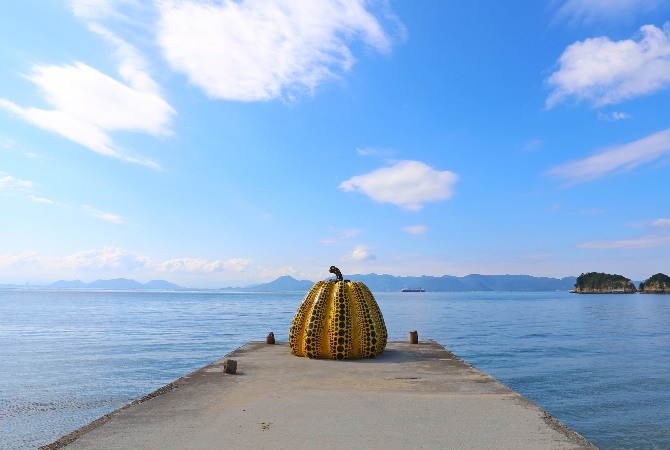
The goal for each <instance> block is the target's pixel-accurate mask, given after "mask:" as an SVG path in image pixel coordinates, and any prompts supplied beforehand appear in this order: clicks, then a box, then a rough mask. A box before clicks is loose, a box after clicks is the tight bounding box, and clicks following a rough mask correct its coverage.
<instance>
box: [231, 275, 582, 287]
mask: <svg viewBox="0 0 670 450" xmlns="http://www.w3.org/2000/svg"><path fill="white" fill-rule="evenodd" d="M344 278H345V279H348V280H352V281H362V282H363V283H365V284H366V285H367V286H368V288H370V290H371V291H375V292H397V291H400V290H401V289H402V288H403V287H407V288H415V289H416V288H423V289H425V291H426V292H465V291H518V292H524V291H526V292H542V291H570V290H572V289H573V288H574V286H575V281H576V280H577V277H565V278H561V279H559V278H547V277H532V276H530V275H468V276H465V277H453V276H450V275H445V276H442V277H431V276H426V275H424V276H421V277H396V276H393V275H377V274H374V273H371V274H368V275H344ZM313 284H314V282H312V281H309V280H296V279H295V278H293V277H291V276H289V275H285V276H283V277H279V278H277V279H276V280H274V281H271V282H270V283H265V284H257V285H252V286H247V287H245V288H224V289H223V290H234V291H254V292H269V291H305V292H306V291H308V290H309V289H310V288H311V287H312V285H313Z"/></svg>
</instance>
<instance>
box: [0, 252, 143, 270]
mask: <svg viewBox="0 0 670 450" xmlns="http://www.w3.org/2000/svg"><path fill="white" fill-rule="evenodd" d="M150 265H151V259H150V258H148V257H145V256H141V255H138V254H136V253H132V252H130V251H128V250H123V249H121V248H118V247H104V248H103V249H102V250H97V249H94V250H86V251H83V252H78V253H74V254H72V255H69V256H64V257H58V256H40V255H38V253H37V252H33V251H26V252H23V253H21V254H19V255H9V254H7V255H0V267H2V268H10V267H28V268H34V269H39V270H53V271H79V270H136V269H145V268H147V267H148V266H150Z"/></svg>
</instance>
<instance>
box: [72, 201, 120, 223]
mask: <svg viewBox="0 0 670 450" xmlns="http://www.w3.org/2000/svg"><path fill="white" fill-rule="evenodd" d="M82 209H83V210H84V211H86V212H88V213H89V214H90V215H91V216H93V217H97V218H98V219H102V220H107V221H109V222H113V223H123V219H122V218H121V216H117V215H116V214H112V213H107V212H104V211H99V210H97V209H93V208H91V207H90V206H87V205H83V206H82Z"/></svg>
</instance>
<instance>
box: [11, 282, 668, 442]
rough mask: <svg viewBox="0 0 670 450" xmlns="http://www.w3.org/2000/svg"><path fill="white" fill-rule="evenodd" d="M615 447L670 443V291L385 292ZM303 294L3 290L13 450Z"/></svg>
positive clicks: (391, 305) (125, 398) (241, 338)
mask: <svg viewBox="0 0 670 450" xmlns="http://www.w3.org/2000/svg"><path fill="white" fill-rule="evenodd" d="M375 296H376V297H377V300H378V302H379V304H380V306H381V309H382V312H383V313H384V318H385V320H386V323H387V327H388V330H389V335H390V339H391V340H406V339H407V334H408V331H409V330H410V329H416V330H418V331H419V337H420V338H424V339H435V340H437V341H438V342H439V343H441V344H443V345H444V346H445V347H447V348H448V349H449V350H451V351H453V352H454V353H456V354H457V355H459V356H460V357H461V358H463V359H465V360H466V361H468V362H469V363H471V364H473V365H474V366H476V367H477V368H479V369H481V370H483V371H485V372H487V373H489V374H491V375H493V376H494V377H496V378H497V379H498V380H500V381H502V382H503V383H505V384H507V385H508V386H510V387H511V388H513V389H515V390H516V391H518V392H520V393H521V394H523V395H524V396H526V397H527V398H529V399H530V400H532V401H533V402H535V403H537V404H538V405H540V406H541V407H542V408H544V409H546V410H547V411H548V412H549V413H550V414H551V415H553V416H554V417H557V418H558V419H559V420H561V421H562V422H563V423H565V424H566V425H567V426H569V427H570V428H572V429H574V430H576V431H577V432H579V433H580V434H582V435H583V436H585V437H586V438H587V439H589V440H590V441H591V442H593V443H594V444H595V445H597V446H599V447H600V448H603V449H629V448H630V449H633V448H635V449H651V448H659V449H668V448H670V296H662V295H570V294H567V293H519V292H509V293H491V292H485V293H474V292H466V293H412V294H410V293H404V294H403V293H379V294H375ZM301 299H302V295H301V294H299V293H295V294H293V293H262V294H261V293H214V292H212V293H206V292H121V291H114V292H104V291H95V292H91V291H75V290H62V291H58V290H42V291H40V290H0V367H1V369H0V441H1V442H0V448H2V449H32V448H35V447H37V446H39V445H43V444H45V443H48V442H50V441H52V440H53V439H55V438H57V437H59V436H61V435H63V434H65V433H67V432H69V431H72V430H74V429H76V428H78V427H80V426H82V425H85V424H86V423H88V422H90V421H91V420H94V419H96V418H98V417H100V416H101V415H103V414H105V413H107V412H109V411H112V410H114V409H116V408H118V407H120V406H122V405H124V404H126V403H128V402H129V401H131V400H133V399H135V398H138V397H141V396H142V395H144V394H146V393H148V392H150V391H153V390H154V389H156V388H158V387H160V386H162V385H164V384H166V383H168V382H170V381H172V380H174V379H176V378H178V377H180V376H182V375H184V374H186V373H189V372H192V371H193V370H195V369H198V368H200V367H202V366H204V365H205V364H208V363H210V362H212V361H214V360H216V359H218V358H220V357H221V356H223V355H225V354H226V353H228V352H229V351H231V350H234V349H235V348H237V347H239V346H240V345H242V344H244V343H246V342H247V341H249V340H262V339H264V338H265V336H266V335H267V334H268V332H270V331H273V332H274V333H275V335H276V336H278V337H279V339H280V340H286V339H287V335H288V327H289V324H290V322H291V319H292V317H293V314H294V312H295V310H296V308H297V306H298V304H299V303H300V301H301Z"/></svg>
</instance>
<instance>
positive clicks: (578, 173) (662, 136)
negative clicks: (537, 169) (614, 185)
mask: <svg viewBox="0 0 670 450" xmlns="http://www.w3.org/2000/svg"><path fill="white" fill-rule="evenodd" d="M668 152H670V129H667V130H664V131H660V132H658V133H654V134H652V135H650V136H647V137H645V138H642V139H640V140H638V141H635V142H631V143H629V144H624V145H619V146H616V147H610V148H607V149H605V150H603V151H602V152H600V153H596V154H595V155H593V156H590V157H588V158H585V159H581V160H578V161H570V162H567V163H565V164H561V165H560V166H556V167H554V168H552V169H549V170H548V171H547V172H546V173H547V174H549V175H554V176H558V177H560V178H565V179H568V180H570V183H571V184H574V183H580V182H583V181H587V180H592V179H595V178H599V177H602V176H603V175H605V174H607V173H609V172H613V171H619V172H626V171H629V170H631V169H634V168H635V167H637V166H639V165H641V164H644V163H648V162H651V161H654V160H655V159H658V158H660V157H661V156H663V155H664V154H666V153H668Z"/></svg>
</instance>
